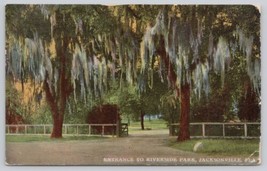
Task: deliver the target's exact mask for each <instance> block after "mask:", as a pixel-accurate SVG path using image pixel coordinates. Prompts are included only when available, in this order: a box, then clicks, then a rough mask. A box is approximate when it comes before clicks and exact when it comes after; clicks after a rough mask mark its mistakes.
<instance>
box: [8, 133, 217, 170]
mask: <svg viewBox="0 0 267 171" xmlns="http://www.w3.org/2000/svg"><path fill="white" fill-rule="evenodd" d="M152 133H153V131H150V132H148V131H147V132H146V131H145V132H142V134H138V133H135V134H132V135H130V136H129V137H124V138H108V139H100V140H88V141H86V140H83V141H65V142H25V143H7V144H6V150H7V153H6V162H7V163H8V164H19V165H190V164H197V165H199V163H197V160H199V158H201V157H205V156H203V155H202V156H201V155H199V154H196V153H190V152H184V151H179V150H176V149H173V148H170V147H168V146H167V142H168V140H169V138H170V137H169V136H168V134H166V133H165V132H164V134H162V133H163V132H162V131H155V132H154V135H151V134H152ZM203 164H204V163H203ZM213 164H214V163H213Z"/></svg>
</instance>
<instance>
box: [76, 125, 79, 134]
mask: <svg viewBox="0 0 267 171" xmlns="http://www.w3.org/2000/svg"><path fill="white" fill-rule="evenodd" d="M76 134H77V135H78V134H79V125H77V132H76Z"/></svg>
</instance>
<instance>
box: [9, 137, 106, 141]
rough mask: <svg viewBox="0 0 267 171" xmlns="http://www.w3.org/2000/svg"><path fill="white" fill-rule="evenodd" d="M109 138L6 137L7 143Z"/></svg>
mask: <svg viewBox="0 0 267 171" xmlns="http://www.w3.org/2000/svg"><path fill="white" fill-rule="evenodd" d="M103 138H107V137H100V136H64V137H63V138H62V139H51V138H50V135H6V142H33V141H43V142H57V141H58V142H61V141H75V140H95V139H103Z"/></svg>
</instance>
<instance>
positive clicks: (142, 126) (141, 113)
mask: <svg viewBox="0 0 267 171" xmlns="http://www.w3.org/2000/svg"><path fill="white" fill-rule="evenodd" d="M144 116H145V113H144V112H143V110H141V112H140V119H141V129H142V130H145V126H144Z"/></svg>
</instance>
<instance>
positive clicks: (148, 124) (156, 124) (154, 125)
mask: <svg viewBox="0 0 267 171" xmlns="http://www.w3.org/2000/svg"><path fill="white" fill-rule="evenodd" d="M144 126H145V128H151V129H153V130H156V129H168V127H167V123H166V121H164V120H162V119H157V120H151V121H149V120H145V121H144ZM136 129H139V130H140V129H141V123H140V121H138V122H131V123H130V125H129V130H130V131H131V130H136Z"/></svg>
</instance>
